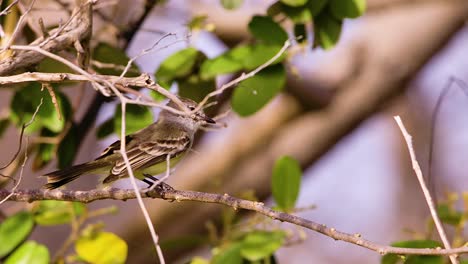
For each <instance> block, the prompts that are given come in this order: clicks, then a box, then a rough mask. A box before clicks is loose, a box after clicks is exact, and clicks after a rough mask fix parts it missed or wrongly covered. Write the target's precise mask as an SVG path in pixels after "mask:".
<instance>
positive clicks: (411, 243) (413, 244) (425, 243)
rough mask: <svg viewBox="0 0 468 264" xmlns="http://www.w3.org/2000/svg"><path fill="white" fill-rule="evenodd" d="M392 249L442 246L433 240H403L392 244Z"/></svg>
mask: <svg viewBox="0 0 468 264" xmlns="http://www.w3.org/2000/svg"><path fill="white" fill-rule="evenodd" d="M392 246H394V247H401V248H436V247H441V246H442V245H441V244H440V242H438V241H434V240H404V241H398V242H394V243H392Z"/></svg>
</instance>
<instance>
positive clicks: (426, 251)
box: [0, 183, 468, 256]
mask: <svg viewBox="0 0 468 264" xmlns="http://www.w3.org/2000/svg"><path fill="white" fill-rule="evenodd" d="M10 194H13V195H11V196H10V197H9V200H10V201H18V202H33V201H39V200H59V201H76V202H82V203H90V202H93V201H96V200H105V199H113V200H122V201H125V200H128V199H135V198H136V194H135V191H134V190H133V189H117V188H106V189H95V190H90V191H70V190H42V189H34V190H17V191H15V192H10V191H8V190H4V189H1V190H0V199H1V198H3V197H6V196H8V195H10ZM139 194H140V195H141V196H142V197H145V198H157V199H164V200H169V201H178V202H183V201H196V202H203V203H216V204H222V205H226V206H229V207H232V208H234V209H245V210H249V211H254V212H257V213H260V214H262V215H265V216H268V217H270V218H272V219H275V220H279V221H282V222H288V223H291V224H295V225H297V226H302V227H304V228H307V229H310V230H313V231H316V232H318V233H321V234H323V235H325V236H328V237H330V238H333V239H335V240H341V241H344V242H348V243H351V244H355V245H358V246H361V247H364V248H367V249H370V250H372V251H375V252H377V253H379V254H382V255H385V254H398V255H445V256H446V255H452V254H466V253H468V247H458V248H453V249H441V248H399V247H391V246H386V245H380V244H378V243H375V242H372V241H369V240H366V239H364V238H362V236H361V235H360V234H349V233H345V232H342V231H338V230H337V229H335V228H332V227H327V226H326V225H323V224H319V223H316V222H313V221H311V220H307V219H304V218H302V217H299V216H295V215H292V214H288V213H284V212H279V211H275V210H273V209H271V208H269V207H268V206H265V205H264V204H263V203H261V202H256V201H249V200H243V199H239V198H236V197H233V196H230V195H228V194H214V193H204V192H195V191H179V190H175V189H173V188H172V187H170V186H169V185H167V184H166V183H161V184H160V185H159V186H158V187H156V188H155V189H154V190H152V191H149V192H143V191H142V192H141V193H139Z"/></svg>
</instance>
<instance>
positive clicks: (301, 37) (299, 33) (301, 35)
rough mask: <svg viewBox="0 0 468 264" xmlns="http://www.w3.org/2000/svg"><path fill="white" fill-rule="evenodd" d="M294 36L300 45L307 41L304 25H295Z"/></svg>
mask: <svg viewBox="0 0 468 264" xmlns="http://www.w3.org/2000/svg"><path fill="white" fill-rule="evenodd" d="M294 36H295V37H296V39H297V41H298V42H299V43H303V42H305V41H307V31H306V27H305V25H304V24H295V25H294Z"/></svg>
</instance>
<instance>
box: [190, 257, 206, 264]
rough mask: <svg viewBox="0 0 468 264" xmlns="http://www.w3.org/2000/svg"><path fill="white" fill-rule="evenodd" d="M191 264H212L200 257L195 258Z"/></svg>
mask: <svg viewBox="0 0 468 264" xmlns="http://www.w3.org/2000/svg"><path fill="white" fill-rule="evenodd" d="M190 264H210V262H209V261H208V260H206V259H204V258H200V257H194V258H193V259H192V260H191V261H190Z"/></svg>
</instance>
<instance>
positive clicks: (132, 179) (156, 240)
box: [120, 97, 165, 264]
mask: <svg viewBox="0 0 468 264" xmlns="http://www.w3.org/2000/svg"><path fill="white" fill-rule="evenodd" d="M120 99H121V100H120V102H121V107H122V129H121V135H120V154H121V155H122V158H123V160H124V162H125V167H126V168H127V172H128V175H129V176H130V182H131V183H132V187H133V190H134V191H135V194H136V198H137V201H138V205H139V206H140V209H141V212H142V213H143V216H144V217H145V220H146V223H147V225H148V228H149V230H150V233H151V238H152V239H153V242H154V246H155V247H156V252H157V253H158V257H159V262H160V263H161V264H165V261H164V256H163V253H162V250H161V247H160V246H159V237H158V235H157V234H156V231H155V230H154V226H153V223H152V222H151V218H150V216H149V213H148V210H147V209H146V207H145V203H144V202H143V199H142V198H141V194H140V191H139V188H138V186H137V183H136V179H135V175H134V174H133V170H132V167H131V165H130V161H129V160H128V156H127V150H126V146H125V131H126V130H125V129H126V124H125V114H126V111H125V107H126V105H127V103H126V99H125V98H124V97H121V98H120Z"/></svg>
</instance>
